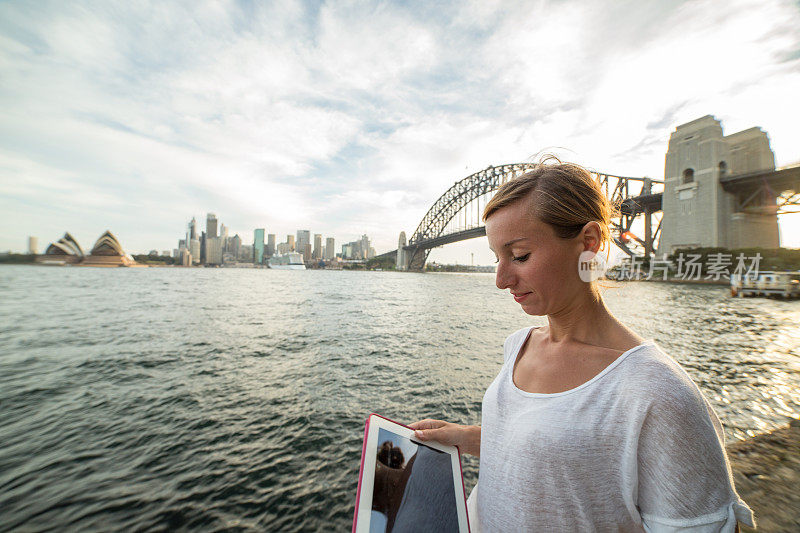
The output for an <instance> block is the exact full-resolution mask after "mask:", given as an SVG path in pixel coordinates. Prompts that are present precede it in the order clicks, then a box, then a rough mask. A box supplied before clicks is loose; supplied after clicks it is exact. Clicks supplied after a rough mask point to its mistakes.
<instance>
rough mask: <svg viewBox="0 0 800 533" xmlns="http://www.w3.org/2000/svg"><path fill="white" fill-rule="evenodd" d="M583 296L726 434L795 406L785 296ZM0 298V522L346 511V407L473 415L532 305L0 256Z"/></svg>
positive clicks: (456, 279) (318, 522) (650, 286)
mask: <svg viewBox="0 0 800 533" xmlns="http://www.w3.org/2000/svg"><path fill="white" fill-rule="evenodd" d="M604 295H605V298H606V301H607V304H608V305H609V307H610V308H611V309H612V311H613V312H614V313H615V314H616V315H617V316H618V317H619V318H620V319H622V320H623V322H625V323H627V324H628V325H630V327H632V328H633V329H634V330H635V331H637V332H638V333H639V334H640V335H642V336H644V337H646V338H652V339H655V340H656V341H657V342H658V343H659V344H660V345H661V346H662V348H663V349H664V350H665V351H666V352H667V353H669V354H670V355H672V356H673V357H674V358H675V359H677V360H678V361H679V362H680V363H681V364H682V365H683V366H684V368H686V370H687V371H688V372H689V373H690V375H691V376H692V377H693V378H694V379H695V381H696V382H697V383H698V384H699V386H700V387H701V388H702V390H703V391H704V393H705V394H706V395H707V397H708V398H709V400H710V401H711V402H712V404H713V405H714V407H715V409H716V410H717V413H718V414H719V415H720V418H721V419H722V422H723V424H724V425H725V431H726V438H727V439H728V440H734V439H743V438H746V437H747V436H749V435H755V434H757V433H760V432H763V431H766V430H769V429H772V428H775V427H777V426H779V425H782V424H785V423H786V422H787V421H788V420H789V419H790V418H797V417H798V414H799V413H800V326H798V324H800V302H791V301H789V302H787V301H776V300H765V299H738V298H736V299H734V298H730V297H729V296H728V290H727V289H726V288H725V287H719V286H696V285H692V286H688V285H678V284H659V283H628V284H624V285H618V286H617V287H614V288H609V289H607V290H606V291H605V293H604ZM0 298H2V305H0V415H1V416H0V531H11V530H16V529H24V530H26V531H39V530H103V531H128V530H141V529H144V530H156V531H158V530H174V529H181V528H184V529H195V530H196V529H202V530H208V531H212V530H234V531H237V530H238V531H314V530H326V531H328V530H337V531H341V530H347V529H348V528H349V527H350V523H351V520H352V512H353V505H354V500H355V490H356V483H357V477H358V468H359V457H360V453H361V438H362V434H363V424H364V420H365V419H366V417H367V415H368V414H369V413H371V412H377V413H380V414H383V415H385V416H388V417H390V418H394V419H396V420H399V421H402V422H411V421H414V420H417V419H420V418H424V417H435V418H444V419H447V420H451V421H454V422H460V423H479V421H480V405H481V399H482V395H483V391H484V389H485V388H486V387H487V386H488V385H489V383H490V382H491V381H492V379H493V378H494V376H495V374H496V373H497V371H498V370H499V368H500V365H501V363H502V352H501V349H502V343H503V340H504V339H505V337H506V336H507V335H508V334H510V333H511V332H513V331H515V330H516V329H519V328H521V327H524V326H526V325H529V324H531V323H541V322H542V320H541V319H536V318H534V319H532V318H531V317H528V316H526V315H525V314H524V313H522V311H521V310H520V309H519V306H518V305H517V304H516V303H514V301H513V299H512V298H511V297H510V296H509V295H508V293H507V292H502V291H499V290H498V289H497V288H496V287H495V286H494V276H493V275H491V274H410V273H394V272H355V271H319V270H309V271H276V270H252V269H179V268H175V269H169V268H162V269H157V268H150V269H146V268H139V269H91V268H68V267H64V268H57V267H34V266H4V267H0ZM464 473H465V478H466V482H467V486H468V487H471V486H472V485H473V484H474V483H475V480H476V478H477V462H476V461H475V460H472V459H469V458H467V459H465V461H464Z"/></svg>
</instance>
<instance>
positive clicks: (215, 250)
mask: <svg viewBox="0 0 800 533" xmlns="http://www.w3.org/2000/svg"><path fill="white" fill-rule="evenodd" d="M206 248H207V251H206V264H207V265H221V264H222V239H220V238H219V237H206Z"/></svg>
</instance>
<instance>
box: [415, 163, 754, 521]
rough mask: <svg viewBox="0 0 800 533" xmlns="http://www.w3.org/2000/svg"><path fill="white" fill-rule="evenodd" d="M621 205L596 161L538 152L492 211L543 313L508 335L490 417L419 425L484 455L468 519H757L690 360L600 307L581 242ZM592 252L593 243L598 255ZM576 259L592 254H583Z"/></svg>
mask: <svg viewBox="0 0 800 533" xmlns="http://www.w3.org/2000/svg"><path fill="white" fill-rule="evenodd" d="M612 215H613V208H612V206H611V204H610V203H609V201H608V199H607V198H606V197H605V195H604V194H603V192H602V190H601V189H600V186H599V184H598V183H597V182H596V181H595V180H594V179H593V178H592V176H591V174H590V173H589V172H587V171H586V170H585V169H583V168H582V167H580V166H577V165H573V164H562V163H559V164H543V165H540V166H538V167H537V168H536V169H535V170H533V171H530V172H528V173H526V174H524V175H522V176H520V177H518V178H515V179H512V180H510V181H508V182H507V183H505V184H504V185H503V186H501V187H500V189H499V190H498V192H497V194H496V195H495V196H494V198H492V200H491V201H490V202H489V203H488V204H487V206H486V209H485V211H484V214H483V219H484V221H485V223H486V235H487V237H488V239H489V246H490V248H491V249H492V250H493V252H494V253H495V255H496V256H497V287H498V288H500V289H509V291H510V292H511V294H512V296H513V297H514V299H515V300H516V301H517V302H518V303H519V304H520V306H521V307H522V309H523V311H525V312H526V313H528V314H529V315H536V316H546V317H547V325H546V326H543V327H539V328H525V329H522V330H520V331H517V332H516V333H513V334H512V335H510V336H509V337H508V338H507V339H506V342H505V344H504V347H503V349H504V358H505V363H504V365H503V367H502V369H501V370H500V373H499V375H498V376H497V377H496V378H495V380H494V382H492V384H491V385H490V386H489V388H488V389H487V391H486V393H485V395H484V398H483V407H482V421H481V426H462V425H457V424H453V423H449V422H444V421H441V420H430V419H428V420H422V421H419V422H416V423H414V424H412V425H411V427H412V428H413V429H415V430H417V431H416V435H417V438H419V439H420V440H422V441H425V440H436V441H439V442H442V443H444V444H451V445H456V446H458V447H459V448H460V450H461V451H462V452H464V453H469V454H472V455H476V456H479V457H480V471H479V478H478V485H476V487H475V489H474V490H473V492H472V494H471V495H470V498H469V501H468V508H469V509H470V514H471V516H470V523H471V525H472V529H473V531H481V530H483V531H515V532H516V531H581V532H582V531H664V532H666V531H669V532H677V531H693V532H705V531H725V532H732V531H734V530H735V529H736V530H738V525H737V521H742V522H744V523H747V524H748V525H751V526H752V525H754V523H753V516H752V511H750V509H749V508H748V507H747V505H746V504H745V503H744V502H743V501H742V500H741V499H740V498H739V496H738V495H737V494H736V491H735V489H734V487H733V480H732V477H731V472H730V466H729V464H728V461H727V457H726V455H725V448H724V441H723V433H722V426H721V425H720V422H719V419H718V418H717V416H716V414H715V413H714V411H713V409H712V408H711V405H710V404H709V403H708V401H707V400H706V399H705V397H704V396H703V394H702V393H701V392H700V390H699V389H698V388H697V386H696V385H695V384H694V382H693V381H692V380H691V378H690V377H689V376H688V374H686V372H685V371H684V370H683V369H682V368H681V367H680V366H679V365H678V364H677V363H676V362H675V361H674V360H673V359H671V358H670V357H669V356H667V355H666V354H665V353H664V352H663V351H661V349H660V348H659V347H658V346H657V345H656V344H655V343H654V342H653V341H645V340H644V339H642V338H641V337H640V336H639V335H637V334H636V333H634V332H633V331H631V330H630V329H629V328H627V327H626V326H625V325H624V324H622V323H621V322H620V321H619V320H617V319H616V318H615V317H614V316H613V315H612V314H611V312H610V311H609V310H608V308H606V306H605V304H604V303H603V299H602V297H601V296H600V293H599V291H598V288H597V286H596V282H593V281H589V282H587V281H583V280H582V279H581V276H580V275H579V268H578V263H579V257H580V256H581V254H582V253H584V252H591V253H598V252H602V251H603V250H608V247H609V246H610V232H609V227H610V223H611V217H612ZM589 255H591V254H589ZM581 259H583V257H582V258H581Z"/></svg>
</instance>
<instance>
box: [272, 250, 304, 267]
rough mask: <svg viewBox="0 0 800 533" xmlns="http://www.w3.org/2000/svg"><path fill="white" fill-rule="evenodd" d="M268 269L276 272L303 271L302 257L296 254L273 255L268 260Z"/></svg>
mask: <svg viewBox="0 0 800 533" xmlns="http://www.w3.org/2000/svg"><path fill="white" fill-rule="evenodd" d="M269 267H270V268H274V269H276V270H305V269H306V265H305V264H303V256H302V255H301V254H299V253H296V252H290V253H288V254H282V255H273V256H272V257H270V258H269Z"/></svg>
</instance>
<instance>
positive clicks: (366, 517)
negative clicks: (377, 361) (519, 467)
mask: <svg viewBox="0 0 800 533" xmlns="http://www.w3.org/2000/svg"><path fill="white" fill-rule="evenodd" d="M392 531H395V532H405V531H414V532H419V533H426V532H431V533H450V532H452V533H468V532H469V520H468V518H467V499H466V494H465V493H464V481H463V478H462V477H461V458H460V455H459V452H458V448H456V447H454V446H444V445H442V444H439V443H438V442H431V441H426V442H424V443H423V442H421V441H418V440H417V439H416V438H414V430H412V429H411V428H409V427H407V426H404V425H402V424H398V423H397V422H394V421H392V420H389V419H388V418H384V417H382V416H380V415H376V414H372V415H370V416H369V418H367V427H366V429H365V430H364V445H363V447H362V449H361V470H360V472H359V475H358V492H357V493H356V510H355V515H354V516H353V533H375V532H381V533H383V532H386V533H389V532H392Z"/></svg>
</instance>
